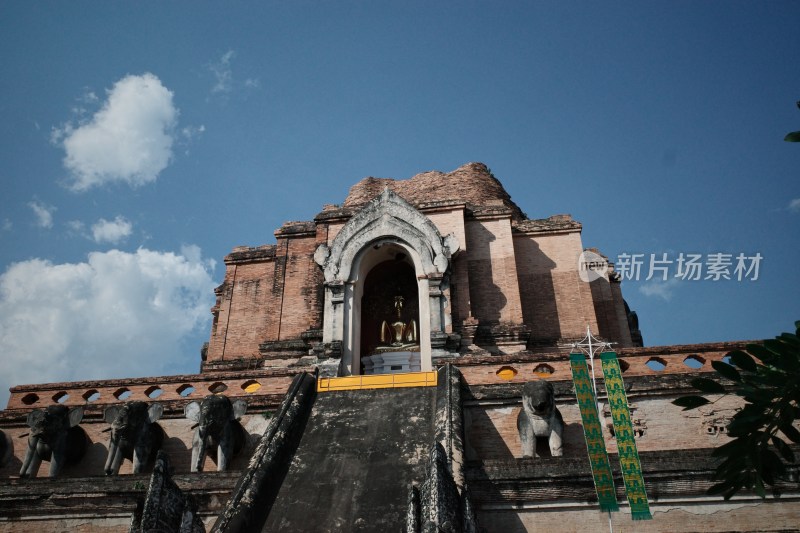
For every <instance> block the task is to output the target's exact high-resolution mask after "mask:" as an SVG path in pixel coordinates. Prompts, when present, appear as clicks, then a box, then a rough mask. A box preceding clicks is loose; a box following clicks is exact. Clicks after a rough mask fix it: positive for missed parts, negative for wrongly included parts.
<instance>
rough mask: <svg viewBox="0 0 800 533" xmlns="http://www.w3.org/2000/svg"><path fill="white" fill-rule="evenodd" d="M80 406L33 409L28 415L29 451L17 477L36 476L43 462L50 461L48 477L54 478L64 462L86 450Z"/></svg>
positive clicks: (51, 406)
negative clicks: (29, 429)
mask: <svg viewBox="0 0 800 533" xmlns="http://www.w3.org/2000/svg"><path fill="white" fill-rule="evenodd" d="M81 420H83V408H82V407H76V408H74V409H69V408H67V407H66V406H64V405H50V406H48V407H47V408H46V409H34V410H33V411H31V412H30V414H29V415H28V426H30V428H31V431H30V434H29V436H28V451H27V453H26V454H25V460H24V461H23V463H22V469H21V470H20V472H19V475H20V477H36V473H37V472H38V471H39V465H41V463H42V461H43V460H44V461H50V474H49V475H50V477H56V476H57V475H58V474H59V473H60V472H61V469H62V468H63V467H64V464H66V463H74V462H77V461H78V460H80V458H81V457H82V456H83V453H84V452H85V451H86V439H87V437H86V433H84V431H83V430H82V429H81V428H80V427H78V424H80V422H81Z"/></svg>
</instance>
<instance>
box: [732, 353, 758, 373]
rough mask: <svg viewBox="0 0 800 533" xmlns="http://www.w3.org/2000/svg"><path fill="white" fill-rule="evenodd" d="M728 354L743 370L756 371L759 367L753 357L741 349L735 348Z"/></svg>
mask: <svg viewBox="0 0 800 533" xmlns="http://www.w3.org/2000/svg"><path fill="white" fill-rule="evenodd" d="M728 355H729V356H730V358H731V361H733V364H734V365H736V366H738V367H739V368H741V369H742V370H746V371H747V372H755V371H756V368H758V366H757V365H756V362H755V361H754V360H753V358H752V357H750V355H748V354H746V353H744V352H743V351H741V350H734V351H732V352H731V353H729V354H728Z"/></svg>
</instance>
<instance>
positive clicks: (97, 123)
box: [51, 73, 178, 191]
mask: <svg viewBox="0 0 800 533" xmlns="http://www.w3.org/2000/svg"><path fill="white" fill-rule="evenodd" d="M87 94H89V95H91V96H94V97H95V98H96V95H94V93H87ZM84 99H87V100H90V101H91V98H90V97H88V96H85V97H84ZM177 118H178V110H177V108H176V107H175V106H174V105H173V102H172V92H171V91H170V90H168V89H167V88H166V87H164V85H162V84H161V80H159V79H158V78H157V77H156V76H154V75H153V74H149V73H148V74H143V75H141V76H126V77H124V78H122V79H121V80H119V81H118V82H117V83H115V84H114V87H113V88H112V89H111V90H110V91H108V99H107V100H106V101H105V103H104V104H103V106H102V108H101V109H100V110H99V111H97V112H96V113H95V114H94V115H93V116H92V118H91V120H89V121H88V122H85V123H79V124H78V125H77V126H75V125H72V124H65V125H63V126H62V127H61V128H54V129H53V132H52V135H51V140H52V142H54V143H56V144H59V145H61V146H62V147H63V148H64V150H65V151H66V157H65V158H64V166H65V167H66V168H67V170H68V171H69V173H70V184H69V186H70V188H71V189H72V190H74V191H85V190H87V189H90V188H92V187H95V186H100V185H103V184H106V183H112V182H123V183H127V184H128V185H130V186H132V187H136V186H140V185H144V184H147V183H150V182H153V181H155V180H156V178H157V177H158V174H159V173H160V172H161V171H162V170H164V169H165V168H166V167H167V165H168V164H169V162H170V159H171V158H172V144H173V142H174V130H175V125H176V122H177Z"/></svg>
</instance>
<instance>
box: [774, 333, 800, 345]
mask: <svg viewBox="0 0 800 533" xmlns="http://www.w3.org/2000/svg"><path fill="white" fill-rule="evenodd" d="M778 338H779V339H780V340H782V341H783V342H786V343H788V344H791V345H792V346H794V347H795V348H800V337H798V336H797V335H795V334H794V333H781V334H780V336H779V337H778Z"/></svg>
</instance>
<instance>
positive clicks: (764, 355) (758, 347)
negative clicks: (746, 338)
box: [746, 344, 775, 363]
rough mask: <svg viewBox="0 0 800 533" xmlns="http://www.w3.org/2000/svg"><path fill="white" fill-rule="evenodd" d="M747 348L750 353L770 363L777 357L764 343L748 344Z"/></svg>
mask: <svg viewBox="0 0 800 533" xmlns="http://www.w3.org/2000/svg"><path fill="white" fill-rule="evenodd" d="M746 348H747V351H748V352H749V353H750V354H752V355H754V356H756V357H758V359H760V360H761V361H763V362H764V363H768V362H769V361H770V360H772V358H773V357H775V354H773V353H772V352H770V351H769V350H767V349H766V348H765V347H764V346H763V345H762V344H748V345H747V347H746Z"/></svg>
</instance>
